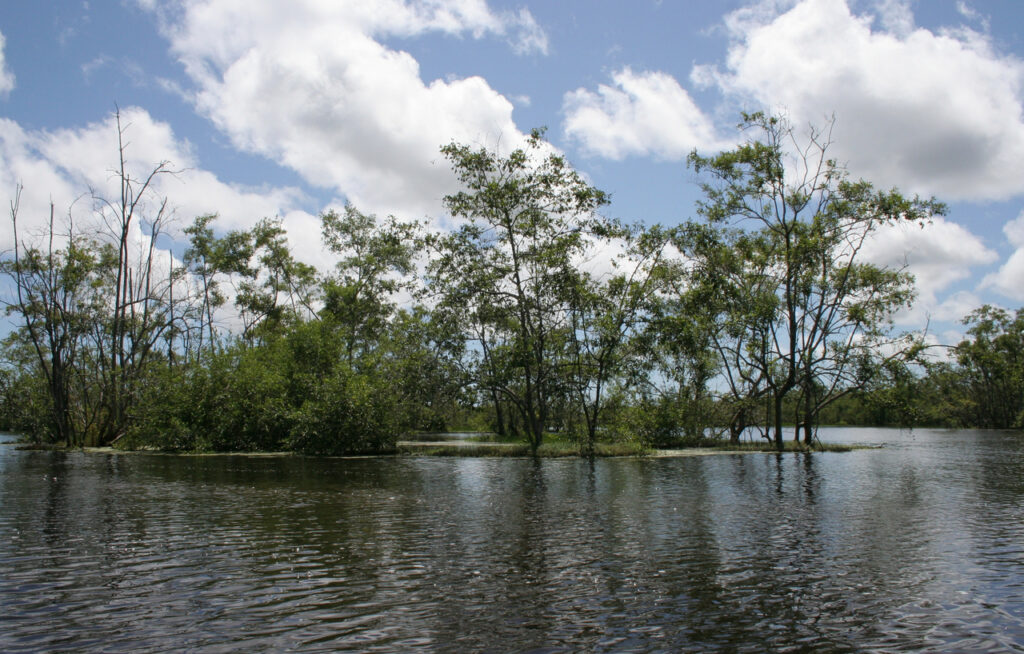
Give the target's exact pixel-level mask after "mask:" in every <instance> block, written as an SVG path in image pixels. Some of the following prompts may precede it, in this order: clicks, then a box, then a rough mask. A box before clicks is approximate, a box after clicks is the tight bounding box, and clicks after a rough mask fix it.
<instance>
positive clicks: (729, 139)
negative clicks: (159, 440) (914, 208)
mask: <svg viewBox="0 0 1024 654" xmlns="http://www.w3.org/2000/svg"><path fill="white" fill-rule="evenodd" d="M115 110H118V111H120V115H121V120H122V126H124V127H125V128H126V142H127V144H128V147H127V156H128V160H129V161H128V163H129V166H130V167H131V169H132V170H133V171H136V174H139V173H141V172H144V171H146V170H148V169H151V168H152V167H153V166H155V165H156V164H157V163H159V162H162V161H168V162H170V166H171V167H172V168H173V169H175V170H177V171H179V172H178V173H177V174H176V175H174V176H166V177H163V178H161V179H160V180H159V183H158V186H157V188H156V189H155V190H156V191H157V192H158V193H159V194H160V195H161V196H166V197H167V198H168V200H169V206H171V207H173V209H174V212H175V216H176V220H177V224H178V227H177V231H175V230H173V229H172V230H170V231H168V232H167V233H166V235H165V236H164V237H163V240H162V241H160V242H159V243H160V245H161V247H163V248H167V249H168V250H169V251H171V252H177V253H179V254H180V252H181V249H182V247H183V243H184V240H183V238H182V236H181V233H180V229H181V228H183V227H184V226H186V225H187V224H189V223H190V222H191V220H192V218H193V217H194V216H197V215H203V214H209V213H217V214H218V215H219V219H218V222H217V224H218V226H219V229H221V230H228V229H237V228H246V227H250V226H252V225H253V224H255V222H256V221H257V220H259V219H261V218H264V217H273V216H278V217H280V218H281V219H282V220H283V222H284V225H285V227H286V228H287V229H288V233H289V238H290V240H291V242H292V245H293V247H294V248H295V249H296V251H297V254H298V256H299V257H300V258H301V259H303V260H306V261H309V262H311V263H316V264H318V265H320V266H322V267H326V266H328V265H330V260H329V258H328V256H327V254H326V253H324V252H323V250H322V249H321V247H320V245H319V231H320V230H319V221H318V218H317V216H318V214H319V213H320V212H321V211H323V210H325V209H328V208H331V207H335V208H337V207H340V206H342V205H343V204H345V203H353V204H355V205H356V206H357V207H358V208H360V209H361V210H363V211H364V212H372V213H377V214H380V215H386V214H394V215H396V216H399V217H401V218H406V219H418V220H425V221H428V222H429V223H431V224H433V225H434V226H436V227H437V228H439V229H444V228H446V227H449V226H450V225H451V223H450V221H448V219H447V218H446V216H445V214H444V210H443V205H442V198H443V197H444V195H445V194H447V193H451V192H452V191H453V190H455V188H456V184H455V180H454V177H453V175H452V173H451V170H450V168H449V166H448V164H447V162H446V161H445V159H444V158H443V156H442V155H441V154H440V152H439V149H440V147H441V146H442V145H444V144H447V143H451V142H453V141H454V142H458V143H468V144H472V145H479V146H482V147H488V148H495V149H498V150H504V151H507V150H508V149H510V148H514V147H516V146H517V145H519V144H520V143H522V139H523V138H524V135H525V134H528V133H529V132H530V130H531V129H532V128H535V127H546V128H547V136H548V138H549V140H550V141H551V143H552V145H553V146H554V147H555V148H557V149H558V150H559V151H561V152H562V153H564V154H565V156H566V157H567V158H568V160H569V161H570V162H571V163H572V164H573V165H574V166H575V167H576V169H578V170H579V171H581V172H582V173H583V174H584V175H586V176H587V178H588V179H589V180H590V181H591V182H592V183H593V184H594V185H595V186H597V187H598V188H600V189H602V190H604V191H606V192H608V193H610V194H611V197H612V202H611V204H610V206H609V207H607V210H606V211H605V213H607V214H608V215H610V216H613V217H616V218H620V219H622V220H625V221H627V222H637V221H639V222H643V223H647V224H654V223H661V224H665V225H675V224H679V223H681V222H683V221H685V220H687V219H692V218H694V217H695V210H694V203H695V201H696V200H697V199H698V198H699V189H698V186H697V181H698V179H697V177H696V176H695V174H694V173H693V171H691V170H688V169H687V166H686V156H687V155H688V154H689V153H690V152H691V151H693V150H694V149H697V150H698V151H700V152H705V153H711V152H715V151H718V150H721V149H727V148H729V147H730V146H731V145H732V144H734V143H736V142H737V138H739V137H738V135H737V132H736V129H735V128H736V124H737V122H738V121H739V118H740V112H741V111H754V110H766V111H769V112H772V113H782V114H785V115H786V116H787V117H788V118H789V120H790V121H791V122H792V123H793V125H794V126H796V127H797V128H798V129H803V128H806V127H808V126H812V125H816V126H822V125H824V124H826V122H827V121H828V120H829V119H830V118H831V117H834V121H835V122H834V127H833V131H832V138H833V142H832V145H831V146H830V150H829V153H830V156H833V157H834V158H835V159H837V160H838V161H840V162H842V163H843V164H844V165H845V166H846V167H847V168H848V170H849V173H850V175H851V176H852V177H854V178H864V179H866V180H868V181H871V182H872V183H874V184H875V185H876V186H878V187H880V188H884V189H889V188H893V187H896V188H899V189H900V190H901V191H903V192H905V193H908V194H920V195H922V196H924V197H930V196H935V197H936V198H937V199H939V200H941V201H943V202H946V203H947V204H948V206H949V211H948V213H947V215H946V216H945V217H937V218H935V219H934V220H933V221H932V222H931V224H929V225H927V226H926V227H924V228H919V227H902V228H890V229H886V230H884V231H883V232H882V233H881V234H880V235H879V237H878V238H876V239H875V240H874V241H873V243H872V244H871V247H870V249H869V251H868V253H867V255H868V256H869V257H870V259H871V260H872V261H874V262H876V263H880V264H884V265H890V266H906V267H907V269H908V270H909V271H910V272H912V273H913V274H914V275H915V276H916V279H917V285H918V299H917V301H916V303H915V305H914V307H913V308H912V309H910V310H906V311H903V312H901V313H900V314H899V315H898V316H897V323H898V327H900V328H901V329H922V328H924V327H925V326H926V325H927V326H928V329H929V333H930V338H931V339H932V340H934V341H938V342H946V343H955V342H956V341H957V340H958V339H959V335H960V333H962V331H963V327H962V326H961V325H960V324H959V322H958V320H959V318H960V317H962V316H963V315H965V314H966V313H967V312H969V311H971V310H972V309H974V308H976V307H978V306H980V305H981V304H983V303H991V304H996V305H999V306H1002V307H1005V308H1009V309H1015V308H1017V307H1020V306H1024V3H1021V2H1018V1H1017V0H985V1H981V0H918V1H916V2H915V1H910V0H905V1H904V0H800V1H795V0H761V1H757V0H720V1H718V2H697V1H688V0H687V1H684V0H677V1H674V2H673V1H672V0H631V1H629V2H626V1H612V0H559V1H557V2H551V1H550V0H544V1H540V0H518V1H517V0H512V1H505V0H490V1H487V0H422V1H414V0H290V1H289V2H279V1H275V0H104V1H100V0H90V1H88V2H83V1H81V0H67V1H61V0H53V1H51V2H18V1H13V0H12V1H8V2H3V3H0V200H2V202H3V207H4V208H5V210H6V208H7V207H8V206H9V205H10V203H11V201H12V200H13V198H14V194H15V189H17V188H18V187H19V185H20V186H21V187H22V189H23V190H22V192H21V201H20V206H19V226H20V227H23V228H25V229H27V230H30V229H31V228H33V227H36V228H38V227H40V226H42V225H44V224H45V221H46V220H48V217H49V206H50V204H51V203H52V204H53V206H54V207H55V210H56V211H57V212H58V213H59V214H61V215H62V216H63V215H65V214H67V215H72V216H77V215H78V214H81V213H82V212H87V211H88V210H89V203H88V202H86V201H83V197H86V196H87V195H88V194H90V193H100V194H104V193H112V192H113V189H114V187H113V186H112V185H113V184H114V183H116V179H115V178H114V177H113V175H112V173H111V170H112V169H113V168H114V167H115V165H116V164H117V152H118V151H117V130H116V125H115V123H114V112H115ZM76 219H77V218H76ZM12 239H13V231H12V229H11V226H10V224H9V221H8V220H6V218H5V219H4V220H3V221H0V250H3V251H9V249H10V247H11V245H12V242H13V240H12Z"/></svg>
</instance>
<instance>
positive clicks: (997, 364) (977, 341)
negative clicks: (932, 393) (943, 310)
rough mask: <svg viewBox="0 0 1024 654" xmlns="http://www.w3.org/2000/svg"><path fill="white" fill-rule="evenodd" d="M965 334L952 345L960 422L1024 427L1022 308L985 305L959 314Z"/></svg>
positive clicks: (1001, 426) (1023, 317) (993, 426)
mask: <svg viewBox="0 0 1024 654" xmlns="http://www.w3.org/2000/svg"><path fill="white" fill-rule="evenodd" d="M963 322H964V324H965V325H967V326H968V330H967V336H968V338H966V339H964V340H963V341H961V342H960V344H959V345H957V346H956V349H955V353H956V361H957V363H958V364H959V376H960V377H961V381H960V383H959V385H960V388H961V389H962V390H961V393H960V395H961V396H962V397H963V398H964V401H963V403H962V406H961V407H960V409H959V411H957V413H960V414H961V416H962V418H961V420H962V421H963V422H965V423H967V424H969V425H971V426H975V427H985V428H993V429H1009V428H1013V427H1018V428H1019V427H1022V426H1024V309H1018V310H1017V311H1016V312H1015V313H1010V312H1008V311H1006V310H1004V309H1000V308H997V307H993V306H991V305H985V306H983V307H981V308H979V309H976V310H974V311H972V312H971V313H970V314H969V315H968V316H967V317H965V318H964V321H963Z"/></svg>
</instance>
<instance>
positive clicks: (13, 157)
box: [0, 107, 329, 267]
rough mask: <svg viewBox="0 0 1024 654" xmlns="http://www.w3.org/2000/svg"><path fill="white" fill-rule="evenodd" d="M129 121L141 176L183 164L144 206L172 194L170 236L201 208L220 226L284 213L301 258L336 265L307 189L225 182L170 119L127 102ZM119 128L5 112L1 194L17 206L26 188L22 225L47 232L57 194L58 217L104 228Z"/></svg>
mask: <svg viewBox="0 0 1024 654" xmlns="http://www.w3.org/2000/svg"><path fill="white" fill-rule="evenodd" d="M121 126H122V128H123V129H124V134H125V138H124V142H125V144H126V146H127V147H126V169H127V171H128V173H129V174H130V175H131V177H132V178H133V179H136V180H141V179H144V178H145V176H146V175H148V174H149V172H150V171H152V170H153V168H154V167H155V166H156V165H158V164H159V163H160V162H162V161H167V162H169V166H168V167H169V169H172V170H175V171H177V172H176V173H175V174H173V175H163V176H160V177H158V178H157V179H156V180H155V182H154V186H153V190H154V194H153V195H152V196H151V197H152V198H153V199H152V200H151V201H150V202H149V204H148V205H144V206H143V207H142V209H143V214H142V216H141V217H145V216H147V215H148V216H151V215H152V214H153V212H155V211H156V209H157V206H156V203H157V202H158V199H157V198H162V197H166V198H167V199H168V201H169V202H168V206H169V207H171V208H172V209H173V211H174V215H175V220H176V222H175V223H174V224H171V225H169V228H170V231H168V232H167V235H168V236H169V237H172V238H177V239H179V240H180V239H181V236H182V235H181V231H180V230H181V229H182V228H183V227H185V226H187V225H188V224H190V223H191V221H192V219H193V218H194V217H195V216H198V215H204V214H209V213H219V215H220V219H219V221H218V222H217V223H216V227H217V228H219V229H222V230H228V229H245V228H249V227H251V226H252V225H253V224H254V223H255V222H256V221H257V220H259V219H260V218H264V217H275V216H280V217H281V218H282V219H283V221H284V226H285V228H286V229H287V230H288V235H289V240H290V241H291V244H292V246H293V248H294V249H295V251H296V253H297V255H298V256H299V258H300V259H303V260H306V261H308V262H310V263H314V264H318V265H320V266H322V267H324V266H326V265H328V264H329V260H328V258H327V255H326V254H325V253H323V251H322V249H321V247H320V243H319V223H318V222H317V218H316V217H315V216H313V215H312V214H310V213H308V212H306V211H304V210H303V209H302V206H303V205H304V204H305V203H306V198H305V197H304V196H303V194H302V193H301V192H300V191H299V190H297V189H294V188H278V187H267V188H252V187H245V186H241V185H235V184H229V183H226V182H223V181H221V180H220V179H218V178H217V176H216V175H214V174H213V173H211V172H209V171H206V170H203V169H202V168H201V167H200V162H199V161H198V160H197V159H196V157H195V156H194V154H193V152H192V149H191V148H190V146H189V144H188V143H187V142H182V141H180V140H178V139H177V138H176V137H175V135H174V132H173V131H172V130H171V128H170V126H169V125H167V124H166V123H163V122H160V121H157V120H154V119H153V118H152V117H151V116H150V115H149V114H148V113H147V112H146V111H145V110H143V109H139V108H135V107H129V108H127V109H123V110H122V112H121ZM117 134H118V132H117V124H116V121H115V119H114V117H113V116H110V117H108V118H106V119H104V120H101V121H97V122H94V123H91V124H88V125H86V126H84V127H79V128H67V129H59V130H52V131H47V130H38V131H31V130H25V129H23V128H22V127H21V126H20V125H18V124H17V123H15V122H14V121H11V120H6V119H0V199H2V201H3V202H4V206H9V203H10V201H11V200H13V194H14V192H15V189H16V188H17V187H18V185H22V186H23V187H24V190H23V192H22V197H21V205H20V211H19V231H21V232H22V233H23V234H25V235H29V234H31V233H39V232H41V231H42V230H43V229H44V228H45V227H46V225H47V222H48V220H49V207H50V203H51V201H52V203H53V205H54V210H55V212H56V214H57V216H56V217H57V219H58V220H63V219H64V217H65V216H68V215H70V216H71V217H72V218H73V219H74V221H75V224H76V229H90V228H96V227H98V225H97V215H96V214H95V213H94V211H93V209H94V206H93V203H92V201H91V198H90V195H91V194H93V193H95V194H96V195H99V196H102V197H106V198H116V197H118V193H119V176H118V174H117V173H116V168H117V165H118V141H117ZM314 225H315V226H314ZM11 236H12V235H11V232H10V230H0V250H7V249H9V248H10V247H11V246H12V244H13V243H12V241H11ZM163 245H164V246H165V247H166V246H169V245H170V243H169V242H164V243H163Z"/></svg>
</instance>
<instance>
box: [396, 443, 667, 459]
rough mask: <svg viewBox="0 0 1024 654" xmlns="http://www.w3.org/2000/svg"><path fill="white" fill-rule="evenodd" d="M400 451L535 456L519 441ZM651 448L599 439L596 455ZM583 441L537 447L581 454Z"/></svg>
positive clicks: (407, 446)
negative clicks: (580, 442)
mask: <svg viewBox="0 0 1024 654" xmlns="http://www.w3.org/2000/svg"><path fill="white" fill-rule="evenodd" d="M398 453H399V454H404V455H412V456H467V457H481V456H488V457H523V456H532V454H531V452H530V446H529V445H527V444H525V443H522V442H519V443H502V442H494V441H488V442H481V443H479V444H477V445H457V444H454V443H453V444H451V445H434V444H430V445H425V444H424V445H421V444H419V443H409V442H404V443H399V445H398ZM649 453H650V450H649V449H647V448H644V447H641V446H639V445H636V444H634V443H598V444H597V446H596V450H595V452H594V454H595V456H600V457H610V456H645V455H647V454H649ZM581 454H582V452H581V450H580V447H579V445H576V444H571V443H545V444H544V445H541V446H540V448H539V449H538V450H537V456H539V457H542V458H564V457H575V456H581Z"/></svg>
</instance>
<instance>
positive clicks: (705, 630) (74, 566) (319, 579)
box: [0, 430, 1024, 652]
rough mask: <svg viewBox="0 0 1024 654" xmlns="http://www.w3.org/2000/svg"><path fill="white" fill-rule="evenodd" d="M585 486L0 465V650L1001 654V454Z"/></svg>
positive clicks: (354, 473)
mask: <svg viewBox="0 0 1024 654" xmlns="http://www.w3.org/2000/svg"><path fill="white" fill-rule="evenodd" d="M822 436H823V438H824V439H825V440H832V441H836V440H853V441H863V442H879V443H883V442H884V443H886V444H887V445H886V447H885V448H884V449H881V450H862V451H856V452H852V453H846V454H816V455H812V456H805V455H795V454H789V455H783V456H776V455H764V454H747V455H737V456H707V457H695V458H686V459H613V460H599V461H597V462H596V463H595V464H594V465H593V466H591V465H590V464H588V463H587V462H586V461H576V460H546V461H541V462H534V461H531V460H526V459H451V458H449V459H440V458H439V459H430V458H422V459H421V458H399V459H396V458H371V459H321V460H318V459H305V458H267V457H169V456H157V455H114V454H111V455H105V454H82V453H70V454H63V453H53V452H25V451H18V450H15V449H14V448H13V447H12V446H9V445H6V446H0V651H4V652H19V651H32V652H34V651H71V650H74V651H90V650H91V651H100V650H102V651H106V652H122V651H131V652H144V651H154V652H156V651H171V650H174V651H182V650H193V651H209V652H219V651H224V652H227V651H239V650H244V651H287V650H295V651H338V650H346V649H347V650H360V651H374V650H381V651H409V650H415V649H418V648H419V649H424V650H430V651H453V652H455V651H458V652H462V651H481V650H483V651H523V650H526V651H531V650H532V651H537V650H540V651H581V650H588V651H715V650H720V651H730V652H732V651H741V652H742V651H750V652H757V651H764V650H776V651H801V650H808V651H810V650H813V651H865V650H868V651H871V650H877V651H897V650H928V651H942V650H947V651H985V650H991V651H1014V650H1016V651H1024V436H1022V435H1020V434H1009V433H997V432H989V433H984V432H963V431H961V432H948V431H927V430H916V431H914V432H912V433H909V432H903V433H901V432H899V431H895V430H833V431H831V432H825V433H823V434H822Z"/></svg>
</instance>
